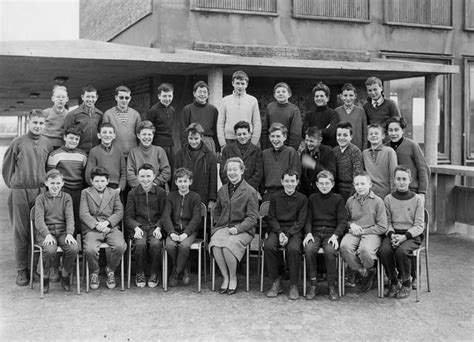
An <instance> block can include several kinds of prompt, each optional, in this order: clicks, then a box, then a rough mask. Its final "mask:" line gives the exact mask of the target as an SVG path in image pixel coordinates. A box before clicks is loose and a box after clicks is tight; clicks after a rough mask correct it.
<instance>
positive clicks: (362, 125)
mask: <svg viewBox="0 0 474 342" xmlns="http://www.w3.org/2000/svg"><path fill="white" fill-rule="evenodd" d="M335 111H336V113H337V117H338V120H339V122H343V121H346V122H349V123H350V124H351V125H352V141H351V142H352V143H353V144H354V145H356V146H357V147H358V148H359V149H360V150H361V151H363V150H365V149H366V148H367V147H368V145H367V115H366V114H365V110H364V108H362V107H359V106H354V107H353V108H352V111H351V112H350V113H347V112H346V109H345V108H344V106H340V107H337V108H336V109H335ZM336 132H337V128H336ZM336 140H337V137H336Z"/></svg>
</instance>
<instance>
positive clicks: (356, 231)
mask: <svg viewBox="0 0 474 342" xmlns="http://www.w3.org/2000/svg"><path fill="white" fill-rule="evenodd" d="M363 232H364V230H363V229H362V227H361V226H359V225H358V224H355V223H351V225H350V228H349V233H351V234H352V235H355V236H359V235H362V233H363Z"/></svg>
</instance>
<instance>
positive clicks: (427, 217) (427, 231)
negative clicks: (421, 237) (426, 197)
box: [425, 208, 430, 250]
mask: <svg viewBox="0 0 474 342" xmlns="http://www.w3.org/2000/svg"><path fill="white" fill-rule="evenodd" d="M429 240H430V213H429V212H428V210H427V209H426V208H425V248H426V249H427V250H428V244H429Z"/></svg>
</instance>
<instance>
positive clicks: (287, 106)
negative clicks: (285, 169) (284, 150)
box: [261, 102, 303, 150]
mask: <svg viewBox="0 0 474 342" xmlns="http://www.w3.org/2000/svg"><path fill="white" fill-rule="evenodd" d="M274 122H279V123H281V124H283V125H285V127H286V128H287V129H288V135H287V139H286V141H285V145H288V146H291V147H293V148H294V149H295V150H298V147H299V146H300V142H301V128H302V126H303V122H302V119H301V112H300V109H299V108H298V107H297V106H296V105H294V104H293V103H291V102H287V103H278V102H271V103H269V104H268V106H267V109H266V111H265V116H264V120H263V125H262V139H261V146H262V149H266V148H269V147H271V144H270V141H269V140H268V135H269V133H268V128H269V127H270V126H271V125H272V123H274Z"/></svg>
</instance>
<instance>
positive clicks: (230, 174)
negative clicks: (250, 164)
mask: <svg viewBox="0 0 474 342" xmlns="http://www.w3.org/2000/svg"><path fill="white" fill-rule="evenodd" d="M243 174H244V171H243V170H242V169H241V168H240V163H237V162H230V163H228V164H227V178H229V181H230V182H231V183H232V184H236V183H238V182H240V180H241V179H242V175H243Z"/></svg>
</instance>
